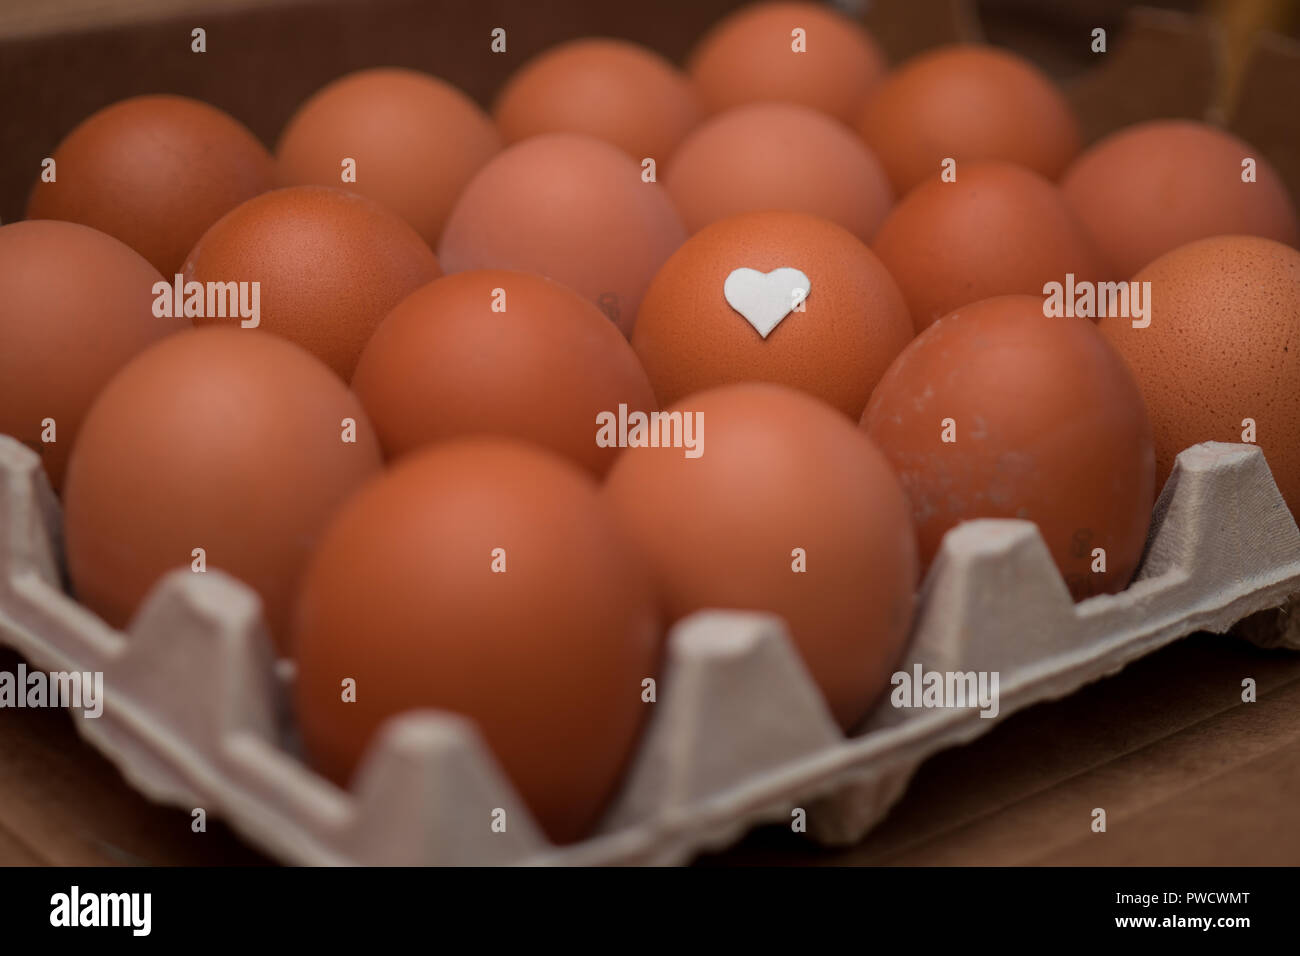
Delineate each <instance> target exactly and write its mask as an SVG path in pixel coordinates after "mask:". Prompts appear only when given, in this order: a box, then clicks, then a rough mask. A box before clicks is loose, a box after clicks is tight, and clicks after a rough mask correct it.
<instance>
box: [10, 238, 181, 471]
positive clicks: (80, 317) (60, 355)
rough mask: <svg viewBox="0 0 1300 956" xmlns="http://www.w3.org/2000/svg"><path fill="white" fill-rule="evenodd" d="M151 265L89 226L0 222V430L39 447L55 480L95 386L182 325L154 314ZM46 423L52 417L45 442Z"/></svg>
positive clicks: (155, 279) (156, 274)
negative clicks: (51, 424) (4, 224)
mask: <svg viewBox="0 0 1300 956" xmlns="http://www.w3.org/2000/svg"><path fill="white" fill-rule="evenodd" d="M160 281H162V276H161V275H160V274H159V272H158V270H157V269H155V268H154V267H153V266H151V265H150V264H149V263H148V262H146V261H145V259H144V258H143V257H142V256H141V255H140V254H139V253H137V252H135V251H134V250H132V249H131V248H130V247H129V246H127V245H125V244H124V243H121V242H119V241H118V240H116V239H114V238H113V237H112V236H107V235H105V234H104V233H102V232H97V231H96V230H94V229H91V228H90V227H89V226H82V225H79V224H77V223H72V222H55V221H50V220H31V221H28V222H15V223H10V224H9V225H7V226H0V343H3V345H0V433H3V434H6V435H12V436H13V437H15V438H17V439H18V440H19V441H21V442H24V443H26V444H27V445H29V446H31V447H32V449H34V450H35V451H37V452H39V453H40V456H41V460H42V462H43V463H44V465H45V474H46V475H47V476H48V477H49V479H50V484H51V485H53V486H54V489H55V490H56V491H57V490H59V489H60V488H61V487H62V486H63V471H64V468H65V467H66V466H67V461H68V452H69V451H70V450H71V448H72V443H73V440H74V439H75V438H76V437H77V430H78V429H79V428H80V427H81V421H82V419H83V418H84V417H85V414H86V410H87V409H88V408H89V407H90V403H91V402H92V401H93V400H94V398H95V395H96V394H98V392H99V390H100V389H101V388H102V387H103V386H104V383H105V382H107V381H108V379H109V378H110V377H111V376H112V375H113V373H114V372H116V371H117V370H118V369H119V368H120V367H121V366H122V365H124V364H126V362H127V360H128V359H130V358H131V357H132V356H133V355H135V354H136V353H137V352H139V351H140V350H142V349H144V348H146V347H147V346H149V345H151V344H152V343H153V342H155V341H157V340H158V339H160V338H162V337H163V336H164V335H170V334H171V333H172V332H177V331H180V330H181V329H187V328H189V327H190V324H189V322H187V321H185V320H184V319H166V318H156V317H155V316H154V314H153V299H154V296H153V285H154V283H156V282H160ZM46 419H52V420H53V423H54V431H53V437H54V441H49V442H47V441H43V440H42V435H43V434H48V432H47V430H46V427H45V425H44V424H43V422H45V420H46Z"/></svg>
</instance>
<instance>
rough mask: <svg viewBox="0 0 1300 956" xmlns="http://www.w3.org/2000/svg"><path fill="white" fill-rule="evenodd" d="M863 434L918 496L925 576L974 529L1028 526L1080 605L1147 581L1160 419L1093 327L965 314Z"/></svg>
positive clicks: (877, 398)
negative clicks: (1140, 572) (960, 527)
mask: <svg viewBox="0 0 1300 956" xmlns="http://www.w3.org/2000/svg"><path fill="white" fill-rule="evenodd" d="M862 426H863V428H865V429H866V431H867V434H868V435H870V436H871V438H872V439H873V440H874V441H875V442H876V444H877V445H878V446H879V448H880V450H881V451H883V452H884V453H885V456H886V457H887V458H889V460H890V461H891V462H892V463H893V466H894V468H895V470H896V471H897V472H898V475H899V477H900V478H901V479H902V482H903V488H904V489H905V490H906V492H907V495H908V497H909V498H910V499H911V503H912V516H913V519H914V520H915V522H916V530H917V536H918V540H919V543H920V553H921V561H922V564H923V566H926V567H928V565H929V564H930V562H931V561H932V560H933V559H934V556H935V554H936V552H937V551H938V549H939V543H940V541H941V540H942V538H943V536H944V534H945V532H947V531H948V530H949V529H950V528H952V527H954V526H956V525H957V524H959V523H961V522H963V521H968V520H970V519H972V518H1023V519H1025V520H1028V521H1033V522H1034V523H1035V524H1037V525H1038V530H1039V531H1040V532H1041V533H1042V536H1043V540H1044V541H1045V542H1046V544H1047V547H1048V549H1049V550H1050V551H1051V553H1052V557H1053V559H1054V560H1055V561H1056V566H1057V567H1058V568H1059V569H1060V571H1061V575H1062V577H1064V578H1065V582H1066V584H1067V585H1068V586H1069V588H1070V592H1071V593H1072V594H1073V595H1074V596H1075V598H1076V599H1082V598H1085V597H1089V596H1091V595H1094V594H1101V593H1113V592H1116V591H1122V590H1123V589H1124V588H1125V587H1126V586H1127V585H1128V582H1129V581H1130V580H1131V579H1132V577H1133V574H1134V572H1135V571H1136V570H1137V566H1138V562H1139V561H1140V560H1141V557H1142V549H1143V546H1144V545H1145V543H1146V535H1147V527H1148V525H1149V524H1150V521H1151V507H1152V504H1153V503H1154V498H1155V451H1154V445H1153V442H1152V434H1151V420H1150V418H1149V417H1148V415H1147V412H1146V408H1145V407H1144V405H1143V401H1142V395H1141V393H1140V391H1139V390H1138V385H1137V382H1135V381H1134V379H1133V376H1132V374H1131V373H1130V372H1129V371H1128V369H1127V367H1126V366H1125V365H1124V361H1123V359H1121V358H1120V356H1119V355H1118V353H1116V351H1115V350H1114V348H1112V347H1111V346H1110V344H1109V343H1108V342H1107V341H1106V339H1105V337H1104V336H1103V335H1102V334H1101V333H1100V332H1099V331H1098V330H1097V327H1096V325H1094V324H1093V323H1092V322H1091V321H1089V320H1088V319H1080V318H1046V317H1044V315H1043V300H1042V298H1041V297H1037V296H1027V295H1025V296H1020V295H1017V296H1001V297H998V298H993V299H986V300H984V301H982V302H977V303H975V304H973V305H968V306H964V307H963V308H961V309H959V310H958V311H956V312H954V313H952V314H951V315H948V316H945V317H943V318H941V319H940V320H939V321H938V322H935V323H934V324H933V325H931V326H930V327H929V328H928V329H926V330H925V331H924V332H922V333H921V334H920V335H918V336H917V337H916V339H915V340H914V341H913V342H912V344H911V345H909V346H908V347H907V348H906V349H904V350H903V354H901V355H900V356H898V358H897V359H896V360H895V361H894V364H893V365H891V366H890V367H889V371H888V372H886V373H885V377H884V378H883V379H881V382H880V384H879V385H878V386H876V390H875V392H874V393H873V394H872V396H871V402H870V404H868V405H867V408H866V411H865V412H864V413H863V416H862ZM949 427H950V428H951V431H950V432H949V431H948V429H949ZM946 432H947V434H948V436H949V437H951V438H952V439H953V440H951V441H945V440H944V439H945V433H946ZM1097 548H1103V549H1105V570H1104V571H1101V572H1100V573H1098V572H1094V570H1093V568H1094V566H1095V565H1096V564H1097V561H1098V556H1097V553H1096V551H1095V550H1094V549H1097Z"/></svg>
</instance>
